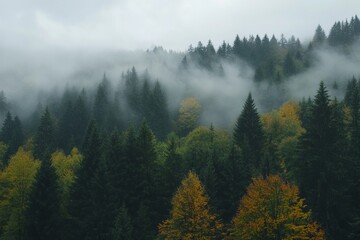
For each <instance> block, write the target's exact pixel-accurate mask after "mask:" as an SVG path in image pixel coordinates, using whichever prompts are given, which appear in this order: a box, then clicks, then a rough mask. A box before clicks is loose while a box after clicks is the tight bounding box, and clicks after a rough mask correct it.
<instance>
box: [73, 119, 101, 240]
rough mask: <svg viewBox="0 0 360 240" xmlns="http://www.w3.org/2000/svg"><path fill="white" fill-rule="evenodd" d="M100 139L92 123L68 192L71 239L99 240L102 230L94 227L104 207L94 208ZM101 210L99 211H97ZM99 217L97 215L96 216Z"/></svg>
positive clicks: (99, 159)
mask: <svg viewBox="0 0 360 240" xmlns="http://www.w3.org/2000/svg"><path fill="white" fill-rule="evenodd" d="M101 148H102V144H101V139H100V136H99V133H98V130H97V127H96V126H95V123H94V122H93V121H92V122H91V123H90V125H89V127H88V129H87V132H86V136H85V141H84V145H83V152H84V159H83V161H82V163H81V166H80V168H79V169H78V171H77V174H76V175H77V179H76V181H75V183H74V184H73V186H72V189H71V192H70V203H69V213H70V215H71V220H72V222H71V225H72V227H71V231H70V232H69V235H70V237H71V239H79V238H84V239H98V238H99V237H103V236H102V235H101V230H103V229H101V226H95V225H96V224H97V220H99V219H96V218H97V217H99V216H98V215H97V214H95V213H94V212H95V210H96V211H101V210H102V209H103V207H104V206H102V205H96V204H94V203H97V200H98V199H97V197H98V196H97V194H98V193H97V192H96V189H95V187H100V188H101V187H102V186H101V185H100V186H96V185H97V184H98V182H97V179H96V177H100V176H101V175H100V176H96V175H97V174H99V172H98V171H101V170H103V169H99V168H100V165H101V164H100V161H101V157H102V149H101ZM99 208H100V209H99ZM96 213H98V212H96Z"/></svg>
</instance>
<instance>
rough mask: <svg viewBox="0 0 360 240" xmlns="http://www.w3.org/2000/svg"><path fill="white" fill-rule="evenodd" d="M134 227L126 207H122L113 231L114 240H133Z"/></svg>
mask: <svg viewBox="0 0 360 240" xmlns="http://www.w3.org/2000/svg"><path fill="white" fill-rule="evenodd" d="M133 231H134V230H133V227H132V224H131V219H130V217H129V214H128V212H127V209H126V207H125V206H122V207H121V208H120V209H119V210H118V213H117V215H116V218H115V223H114V227H113V230H112V238H111V239H112V240H132V239H134V238H133Z"/></svg>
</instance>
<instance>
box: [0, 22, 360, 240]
mask: <svg viewBox="0 0 360 240" xmlns="http://www.w3.org/2000/svg"><path fill="white" fill-rule="evenodd" d="M359 37H360V20H359V19H358V17H357V16H354V17H352V18H351V20H350V21H347V20H346V21H338V22H335V23H334V25H333V27H332V28H331V29H330V31H329V34H326V33H325V31H324V30H323V29H322V27H321V26H320V25H319V26H318V27H317V28H316V30H315V34H314V36H313V38H312V40H311V41H310V42H306V43H302V42H300V40H299V39H298V38H295V37H294V36H291V37H290V38H286V37H285V36H283V35H282V36H281V37H280V38H279V39H277V38H276V37H275V36H274V35H273V36H271V37H270V36H268V35H264V36H263V37H260V36H259V35H256V36H249V37H243V38H240V37H239V35H237V36H236V37H235V40H234V42H233V43H226V42H225V41H224V42H223V44H221V45H220V46H219V47H218V48H217V50H215V47H214V46H213V44H212V42H211V41H210V40H209V41H208V43H207V44H203V43H202V42H198V44H197V45H196V46H195V47H193V46H192V45H190V47H189V48H188V51H187V52H174V51H167V50H165V49H164V48H162V47H155V48H154V49H152V50H148V51H146V52H145V53H144V55H145V56H147V57H148V58H150V59H154V58H157V59H160V60H158V61H159V62H161V63H162V65H164V66H167V65H171V64H172V63H173V62H175V67H174V68H171V69H172V70H171V71H168V72H169V73H170V74H165V75H162V74H159V72H158V71H152V70H153V69H154V68H151V67H149V69H148V68H147V67H145V68H144V67H142V66H136V65H135V64H134V66H131V65H130V66H127V69H126V70H124V71H122V73H121V74H120V75H118V76H116V75H115V76H114V74H110V76H109V75H108V74H107V72H105V73H104V72H100V73H97V74H100V76H102V78H101V77H100V78H99V79H98V81H96V82H91V83H89V84H84V85H80V86H79V85H75V84H74V85H69V84H67V85H66V86H64V87H63V88H61V89H60V90H59V89H56V90H51V89H48V91H47V92H44V91H41V92H39V93H36V94H35V93H34V96H35V95H36V97H35V98H34V99H36V100H35V101H34V102H35V104H33V105H31V104H28V103H26V101H24V100H21V98H15V97H7V96H8V93H7V91H6V90H3V91H1V92H0V119H1V121H2V122H3V123H2V126H1V130H0V240H5V239H11V240H17V239H19V240H26V239H37V240H41V239H53V240H57V239H59V240H60V239H70V240H71V239H74V240H75V239H87V240H90V239H97V240H99V239H110V240H120V239H121V240H130V239H136V240H147V239H149V240H153V239H158V240H160V239H196V240H197V239H199V240H200V239H201V240H207V239H209V240H210V239H214V240H215V239H226V240H230V239H244V240H246V239H248V240H257V239H259V240H280V239H330V240H331V239H334V240H337V239H339V240H347V239H349V240H350V239H360V204H359V202H360V76H358V75H356V74H357V73H356V72H350V71H347V72H346V75H343V76H337V75H334V76H333V78H331V77H330V78H329V79H321V78H320V79H316V78H314V79H310V80H311V82H312V84H313V85H312V86H316V89H314V91H312V90H310V89H309V91H308V92H307V90H308V89H302V90H301V91H299V93H298V94H303V96H300V98H299V95H296V97H295V96H294V95H293V94H292V93H294V91H293V90H292V88H291V86H293V85H294V84H295V83H294V82H297V83H296V84H297V85H296V86H301V84H304V86H303V87H304V88H306V86H308V85H306V84H305V82H299V81H301V78H298V76H304V74H305V76H307V75H306V74H307V73H308V72H309V71H312V70H313V69H315V68H316V67H317V66H318V62H319V61H320V60H319V59H320V58H321V55H319V52H329V51H331V52H336V53H337V54H339V55H341V56H345V57H347V56H348V58H349V59H351V55H352V54H353V53H354V52H356V51H358V48H359V46H360V41H359ZM174 59H175V60H176V61H174ZM150 61H151V60H150ZM167 61H168V62H167ZM170 62H171V63H170ZM356 64H357V65H356ZM358 64H359V62H357V63H355V65H356V66H358ZM234 69H236V71H235V70H234ZM248 69H253V71H252V72H251V71H250V73H249V70H248ZM348 69H350V68H346V70H348ZM232 71H235V72H236V74H232V73H231V72H232ZM239 72H240V73H239ZM242 74H245V75H249V74H250V75H251V77H250V79H247V80H248V81H249V82H248V83H247V84H248V85H246V86H251V87H243V88H242V89H240V88H241V87H239V85H232V84H233V83H234V84H235V82H236V81H244V79H242V80H240V78H242V77H243V76H244V75H242ZM164 76H168V79H163V77H164ZM311 76H312V75H311ZM314 76H316V75H314ZM207 77H209V79H208V80H207V79H206V78H207ZM115 78H116V79H117V80H115ZM203 78H205V80H204V79H203ZM229 79H232V80H231V81H230V80H229ZM196 81H199V82H198V83H197V82H196ZM207 81H209V86H210V85H212V86H214V87H213V88H211V89H210V90H214V89H215V90H216V89H217V86H226V85H229V86H227V87H228V88H220V87H219V88H218V90H219V92H216V93H215V94H214V93H208V92H210V90H209V89H206V84H207ZM304 81H305V80H304ZM293 83H294V84H293ZM197 84H198V85H197ZM171 86H172V87H171ZM179 86H181V87H179ZM194 86H197V87H199V86H200V87H199V89H200V88H201V89H202V91H199V92H197V89H198V88H195V87H194ZM240 86H241V84H240ZM244 86H245V85H244ZM1 87H2V86H1V85H0V90H1ZM193 87H194V88H193ZM231 88H234V89H233V90H232V91H234V94H235V95H236V98H228V97H227V96H226V89H229V91H230V89H231ZM224 89H225V90H224ZM244 89H245V90H244ZM207 93H208V94H207ZM231 94H232V93H231ZM9 95H10V96H12V95H11V93H10V94H9ZM229 99H230V100H229ZM234 99H236V100H239V99H240V100H239V101H235V103H234V104H233V103H231V104H230V105H229V106H227V104H228V103H230V101H233V100H234Z"/></svg>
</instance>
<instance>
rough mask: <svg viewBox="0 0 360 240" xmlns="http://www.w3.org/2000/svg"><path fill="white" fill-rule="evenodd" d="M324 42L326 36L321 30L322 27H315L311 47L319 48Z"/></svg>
mask: <svg viewBox="0 0 360 240" xmlns="http://www.w3.org/2000/svg"><path fill="white" fill-rule="evenodd" d="M325 40H326V34H325V32H324V30H323V29H322V27H321V26H320V25H318V26H317V28H316V30H315V34H314V37H313V40H312V45H313V46H314V47H318V46H321V45H322V44H323V43H324V42H325Z"/></svg>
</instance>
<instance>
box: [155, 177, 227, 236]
mask: <svg viewBox="0 0 360 240" xmlns="http://www.w3.org/2000/svg"><path fill="white" fill-rule="evenodd" d="M208 201H209V199H208V197H207V196H206V195H205V190H204V187H203V186H202V184H201V182H200V180H199V179H198V177H197V176H196V174H194V173H192V172H191V171H190V172H189V174H188V175H187V177H186V178H185V179H184V180H183V181H182V183H181V186H180V187H179V189H178V190H177V192H176V194H175V196H174V197H173V199H172V206H173V208H172V210H171V217H170V218H169V219H167V220H165V221H164V222H163V223H162V224H160V226H159V232H160V234H161V235H163V236H164V237H165V239H172V240H175V239H189V240H190V239H198V240H211V239H218V238H219V237H220V236H221V233H222V229H223V224H221V223H220V222H219V221H218V220H217V219H216V216H215V215H213V214H211V213H210V211H209V207H208Z"/></svg>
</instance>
